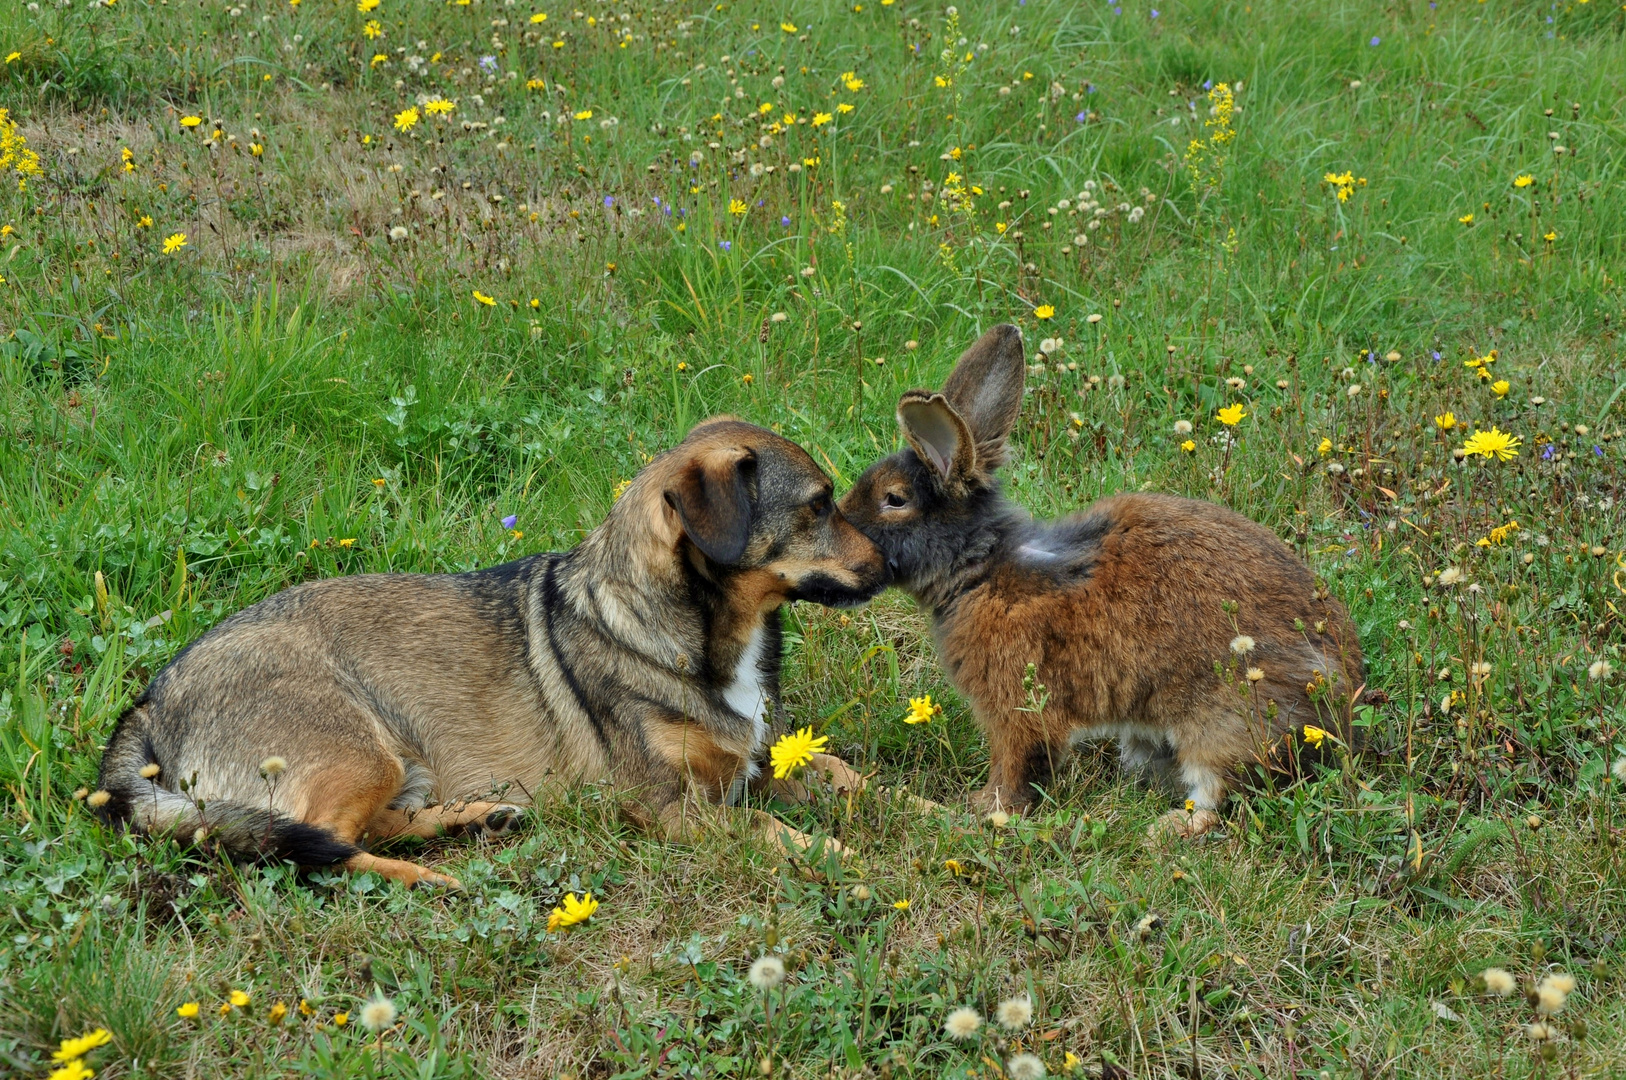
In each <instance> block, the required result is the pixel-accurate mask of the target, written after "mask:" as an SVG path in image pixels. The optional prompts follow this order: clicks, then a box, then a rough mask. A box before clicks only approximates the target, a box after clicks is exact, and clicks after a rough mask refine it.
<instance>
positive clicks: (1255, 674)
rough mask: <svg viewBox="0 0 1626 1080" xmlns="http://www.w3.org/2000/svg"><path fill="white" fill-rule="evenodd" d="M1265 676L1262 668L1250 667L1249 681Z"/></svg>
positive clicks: (1255, 680) (1256, 680)
mask: <svg viewBox="0 0 1626 1080" xmlns="http://www.w3.org/2000/svg"><path fill="white" fill-rule="evenodd" d="M1264 677H1265V673H1264V672H1263V671H1262V670H1260V669H1259V668H1256V667H1251V668H1249V669H1248V681H1249V682H1258V681H1259V680H1260V679H1263V678H1264Z"/></svg>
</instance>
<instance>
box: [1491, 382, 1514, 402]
mask: <svg viewBox="0 0 1626 1080" xmlns="http://www.w3.org/2000/svg"><path fill="white" fill-rule="evenodd" d="M1511 389H1513V386H1512V384H1510V383H1509V382H1508V381H1507V380H1506V379H1497V380H1496V381H1495V382H1493V383H1491V393H1493V394H1495V395H1496V396H1497V397H1499V398H1501V397H1507V392H1508V391H1509V390H1511Z"/></svg>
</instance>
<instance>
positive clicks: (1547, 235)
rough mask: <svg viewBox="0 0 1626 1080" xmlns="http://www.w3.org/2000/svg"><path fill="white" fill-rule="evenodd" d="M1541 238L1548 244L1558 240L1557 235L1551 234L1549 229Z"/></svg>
mask: <svg viewBox="0 0 1626 1080" xmlns="http://www.w3.org/2000/svg"><path fill="white" fill-rule="evenodd" d="M1541 238H1542V239H1543V240H1545V241H1547V242H1548V243H1549V244H1550V243H1552V242H1553V241H1554V240H1557V239H1558V234H1557V233H1556V232H1553V231H1552V230H1551V229H1548V230H1547V231H1546V232H1544V233H1542V234H1541Z"/></svg>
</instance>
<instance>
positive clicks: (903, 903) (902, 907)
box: [892, 899, 909, 911]
mask: <svg viewBox="0 0 1626 1080" xmlns="http://www.w3.org/2000/svg"><path fill="white" fill-rule="evenodd" d="M892 906H893V907H895V908H897V909H898V910H899V911H908V910H909V901H908V900H906V899H905V900H894V901H892Z"/></svg>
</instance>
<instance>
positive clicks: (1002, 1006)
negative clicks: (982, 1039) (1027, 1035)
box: [994, 997, 1033, 1031]
mask: <svg viewBox="0 0 1626 1080" xmlns="http://www.w3.org/2000/svg"><path fill="white" fill-rule="evenodd" d="M994 1016H995V1017H996V1018H997V1019H998V1020H999V1026H1000V1027H1002V1028H1004V1029H1005V1030H1006V1031H1020V1030H1021V1029H1023V1028H1025V1027H1027V1026H1028V1025H1029V1024H1031V1023H1032V1022H1033V1002H1032V1001H1031V1000H1030V999H1028V998H1026V997H1013V998H1006V999H1005V1000H1004V1001H1001V1002H1000V1003H999V1008H998V1010H996V1011H995V1013H994Z"/></svg>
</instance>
